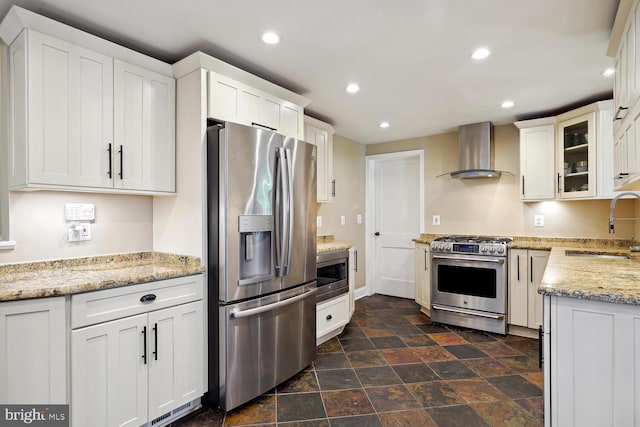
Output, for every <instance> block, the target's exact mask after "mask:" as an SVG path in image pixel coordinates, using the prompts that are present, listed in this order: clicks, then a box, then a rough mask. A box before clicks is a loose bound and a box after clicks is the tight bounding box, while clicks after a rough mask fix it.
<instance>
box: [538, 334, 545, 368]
mask: <svg viewBox="0 0 640 427" xmlns="http://www.w3.org/2000/svg"><path fill="white" fill-rule="evenodd" d="M543 338H544V332H543V330H542V326H538V368H542V363H543V362H544V356H543V355H542V339H543Z"/></svg>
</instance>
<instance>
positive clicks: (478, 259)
mask: <svg viewBox="0 0 640 427" xmlns="http://www.w3.org/2000/svg"><path fill="white" fill-rule="evenodd" d="M431 258H432V259H449V260H454V261H479V262H490V263H493V264H504V259H502V258H480V257H467V256H465V257H453V256H442V255H432V256H431Z"/></svg>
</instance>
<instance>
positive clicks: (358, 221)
mask: <svg viewBox="0 0 640 427" xmlns="http://www.w3.org/2000/svg"><path fill="white" fill-rule="evenodd" d="M356 224H362V215H360V214H358V215H356Z"/></svg>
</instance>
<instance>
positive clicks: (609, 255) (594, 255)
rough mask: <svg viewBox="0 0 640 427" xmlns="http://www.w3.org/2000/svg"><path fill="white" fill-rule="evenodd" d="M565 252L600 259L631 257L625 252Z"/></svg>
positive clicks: (567, 254) (570, 254)
mask: <svg viewBox="0 0 640 427" xmlns="http://www.w3.org/2000/svg"><path fill="white" fill-rule="evenodd" d="M564 254H565V255H566V256H579V257H587V258H600V259H631V257H630V256H629V255H628V254H625V253H623V252H596V251H564Z"/></svg>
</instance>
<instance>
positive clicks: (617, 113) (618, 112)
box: [613, 107, 629, 122]
mask: <svg viewBox="0 0 640 427" xmlns="http://www.w3.org/2000/svg"><path fill="white" fill-rule="evenodd" d="M628 109H629V108H627V107H618V109H617V110H616V115H615V116H613V121H614V122H615V121H616V120H622V117H620V113H622V112H623V111H625V110H628Z"/></svg>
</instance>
